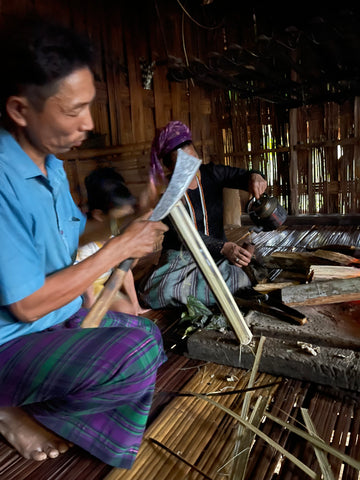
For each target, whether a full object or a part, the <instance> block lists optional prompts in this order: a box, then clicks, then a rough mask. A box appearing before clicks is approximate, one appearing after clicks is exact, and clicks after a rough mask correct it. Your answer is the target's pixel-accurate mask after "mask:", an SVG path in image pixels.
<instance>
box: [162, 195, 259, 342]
mask: <svg viewBox="0 0 360 480" xmlns="http://www.w3.org/2000/svg"><path fill="white" fill-rule="evenodd" d="M170 217H171V219H172V221H173V222H174V225H175V227H176V229H177V230H178V233H179V235H180V236H181V237H182V239H183V240H184V242H185V244H186V246H187V247H188V249H189V250H190V252H191V254H192V256H193V257H194V259H195V261H196V263H197V265H198V266H199V268H200V270H201V271H202V273H203V275H204V277H205V279H206V281H207V282H208V284H209V286H210V288H211V290H212V292H213V294H214V296H215V298H216V299H217V301H218V304H219V306H220V307H221V309H222V311H223V312H224V315H225V316H226V318H227V319H228V321H229V323H230V325H231V327H232V328H233V330H234V332H235V334H236V336H237V338H238V340H239V341H240V343H241V344H245V345H247V344H249V343H250V342H251V339H252V333H251V331H250V329H249V327H248V325H247V323H246V321H245V319H244V317H243V316H242V314H241V312H240V310H239V308H238V306H237V304H236V302H235V300H234V297H233V296H232V294H231V292H230V290H229V289H228V287H227V285H226V283H225V281H224V279H223V277H222V276H221V273H220V272H219V269H218V268H217V266H216V263H215V262H214V260H213V258H212V256H211V255H210V253H209V251H208V249H207V248H206V245H205V244H204V242H203V240H202V239H201V237H200V235H199V233H198V231H197V230H196V229H195V226H194V224H193V223H192V221H191V219H190V217H189V215H188V213H187V211H186V209H185V207H184V205H183V204H182V202H181V201H179V202H178V203H177V204H176V205H175V207H174V208H173V209H172V210H171V212H170Z"/></svg>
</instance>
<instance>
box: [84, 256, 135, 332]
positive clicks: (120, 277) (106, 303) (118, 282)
mask: <svg viewBox="0 0 360 480" xmlns="http://www.w3.org/2000/svg"><path fill="white" fill-rule="evenodd" d="M132 263H133V259H132V258H128V259H127V260H124V261H123V262H122V263H120V264H119V265H118V267H117V268H115V269H114V270H113V272H112V274H111V275H110V277H109V279H108V281H107V282H106V284H105V285H104V288H103V289H102V291H101V293H100V295H99V297H98V298H97V300H96V302H95V303H94V305H93V306H92V307H91V309H90V311H89V313H88V314H87V315H86V317H85V318H84V320H83V321H82V323H81V327H82V328H97V327H98V326H99V325H100V323H101V320H102V319H103V317H104V315H105V313H106V312H107V311H108V310H109V307H110V305H111V302H112V300H113V298H114V296H115V294H116V292H118V291H119V289H120V288H121V286H122V284H123V282H124V278H125V275H126V274H127V272H128V270H129V269H130V268H131V265H132Z"/></svg>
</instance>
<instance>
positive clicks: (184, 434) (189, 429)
mask: <svg viewBox="0 0 360 480" xmlns="http://www.w3.org/2000/svg"><path fill="white" fill-rule="evenodd" d="M216 372H224V368H222V367H221V366H218V368H216V369H215V370H214V369H213V371H212V375H215V376H216V377H217V383H216V385H215V384H213V385H207V388H205V389H204V388H203V387H201V390H202V391H204V390H210V389H212V388H214V387H215V388H216V389H219V387H221V386H222V385H223V381H221V378H223V375H221V374H220V373H219V374H217V373H216ZM194 400H195V399H192V401H191V400H189V399H188V398H186V397H185V399H184V403H185V406H184V408H183V409H182V411H181V412H179V416H178V417H176V418H175V421H173V419H172V418H171V414H170V415H169V416H170V424H171V425H169V422H166V425H165V426H164V425H159V427H160V428H159V429H158V431H157V432H155V433H154V432H151V435H153V436H155V435H156V437H157V438H159V439H161V440H162V441H163V442H164V443H166V445H167V446H168V447H169V448H172V449H173V450H175V451H178V450H180V451H181V452H182V455H183V456H184V457H186V458H187V459H188V461H192V462H195V461H196V458H197V456H198V455H199V452H201V450H202V447H203V445H204V444H205V442H206V438H208V437H209V436H210V438H211V437H212V435H213V434H214V431H215V430H216V428H217V423H218V422H217V419H214V412H213V411H211V410H210V409H209V408H207V406H206V405H201V403H200V404H199V403H198V402H197V401H194ZM230 401H231V399H230V398H229V399H227V400H226V402H227V403H228V402H230ZM176 403H178V402H176ZM194 419H197V423H196V429H194V428H193V426H194ZM208 425H209V429H208V430H207V426H208ZM164 427H165V435H164ZM199 438H200V442H199ZM194 445H196V447H194ZM160 470H161V471H160ZM160 470H158V471H157V469H156V468H151V469H150V471H149V468H148V467H147V471H148V475H149V478H158V477H159V475H160V474H161V475H164V478H168V477H166V475H174V474H175V473H174V470H173V465H172V464H171V463H169V462H166V463H165V464H162V465H161V466H160ZM182 472H183V471H182Z"/></svg>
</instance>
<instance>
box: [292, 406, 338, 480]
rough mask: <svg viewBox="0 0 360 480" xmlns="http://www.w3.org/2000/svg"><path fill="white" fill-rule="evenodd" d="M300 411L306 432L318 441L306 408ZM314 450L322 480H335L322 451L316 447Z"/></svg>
mask: <svg viewBox="0 0 360 480" xmlns="http://www.w3.org/2000/svg"><path fill="white" fill-rule="evenodd" d="M300 410H301V413H302V416H303V419H304V422H305V425H306V428H307V429H308V432H309V433H310V435H314V436H316V437H317V438H318V439H320V437H319V435H318V434H317V432H316V429H315V427H314V424H313V422H312V420H311V417H310V415H309V412H308V410H307V409H306V408H301V409H300ZM314 450H315V455H316V458H317V459H318V462H319V465H320V469H321V473H322V474H323V478H324V480H335V477H334V475H333V473H332V470H331V467H330V464H329V462H328V459H327V457H326V455H325V452H323V451H322V450H320V449H319V448H317V447H314Z"/></svg>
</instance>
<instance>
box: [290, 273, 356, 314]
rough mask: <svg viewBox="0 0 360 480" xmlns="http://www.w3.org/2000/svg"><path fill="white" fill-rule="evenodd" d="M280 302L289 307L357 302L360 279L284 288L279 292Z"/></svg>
mask: <svg viewBox="0 0 360 480" xmlns="http://www.w3.org/2000/svg"><path fill="white" fill-rule="evenodd" d="M281 300H282V301H283V303H285V305H289V306H291V307H293V306H298V305H322V304H324V305H325V304H330V303H342V302H353V301H358V300H360V277H358V278H346V279H341V280H328V281H324V282H312V283H309V284H304V285H296V286H293V287H286V288H283V289H282V290H281Z"/></svg>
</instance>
